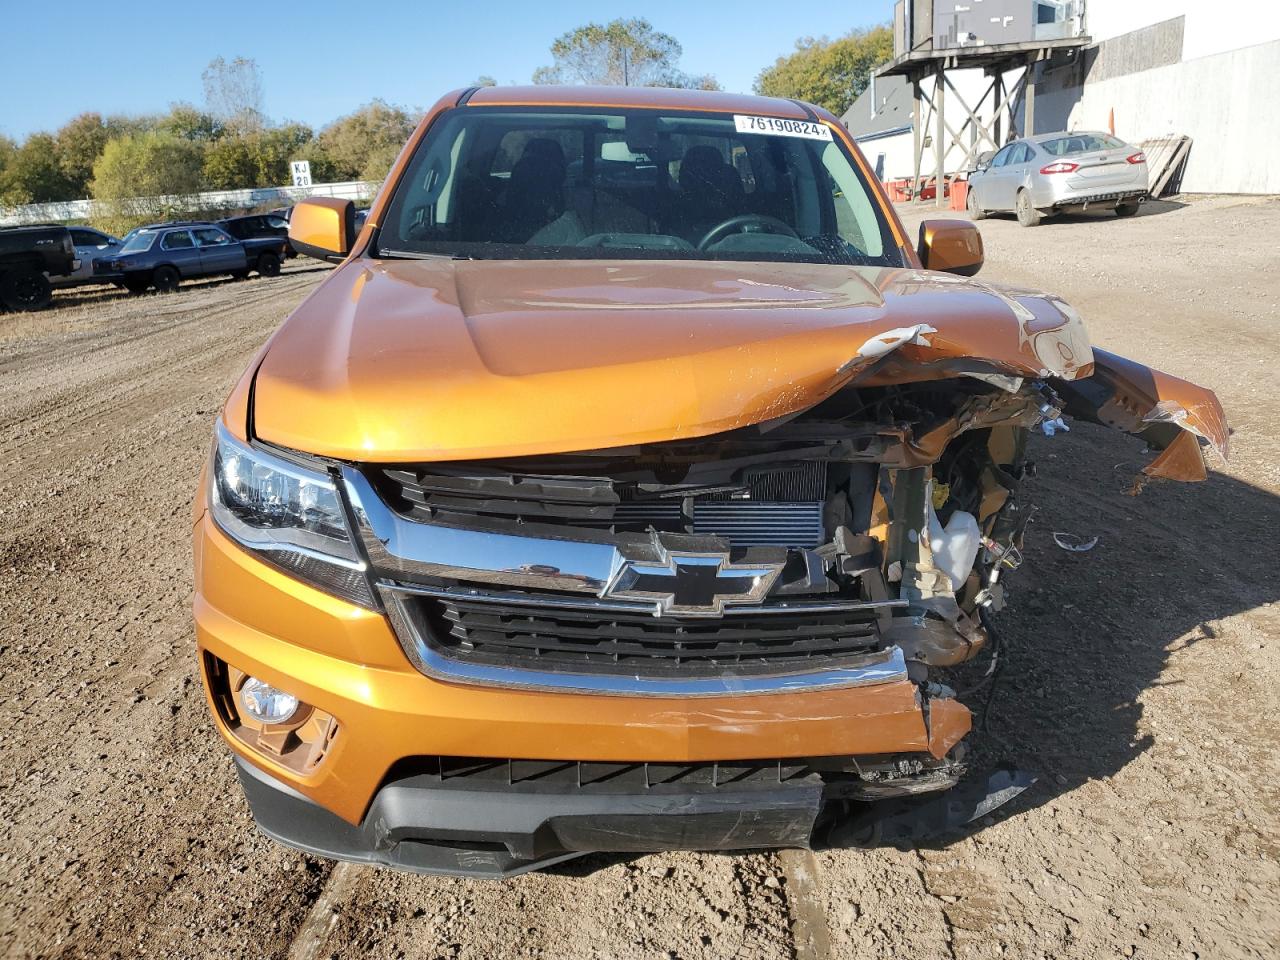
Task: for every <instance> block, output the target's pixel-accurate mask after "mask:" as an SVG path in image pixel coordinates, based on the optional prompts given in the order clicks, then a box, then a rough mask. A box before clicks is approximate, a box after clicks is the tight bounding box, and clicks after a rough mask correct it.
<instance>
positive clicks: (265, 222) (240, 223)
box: [217, 213, 297, 258]
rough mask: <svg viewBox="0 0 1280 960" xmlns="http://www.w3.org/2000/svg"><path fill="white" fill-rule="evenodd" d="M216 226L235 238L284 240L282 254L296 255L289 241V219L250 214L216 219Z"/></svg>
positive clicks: (270, 215)
mask: <svg viewBox="0 0 1280 960" xmlns="http://www.w3.org/2000/svg"><path fill="white" fill-rule="evenodd" d="M217 223H218V226H220V227H222V229H223V230H225V231H227V233H229V234H231V235H232V236H233V237H235V238H236V239H237V240H240V241H242V242H243V241H247V240H259V239H268V238H272V237H275V238H279V239H280V240H282V241H284V256H285V257H286V258H288V257H296V256H297V253H296V252H295V251H294V249H293V247H292V246H291V245H290V243H289V221H288V220H285V219H283V218H282V217H277V216H274V215H273V214H269V213H264V214H250V215H248V216H244V217H228V218H226V219H225V220H219V221H217Z"/></svg>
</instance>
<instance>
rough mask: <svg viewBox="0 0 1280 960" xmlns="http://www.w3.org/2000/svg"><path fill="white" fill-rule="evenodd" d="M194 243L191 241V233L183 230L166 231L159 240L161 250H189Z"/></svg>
mask: <svg viewBox="0 0 1280 960" xmlns="http://www.w3.org/2000/svg"><path fill="white" fill-rule="evenodd" d="M194 246H195V244H194V243H192V242H191V234H189V233H187V231H185V230H175V231H174V232H173V233H166V234H165V235H164V239H163V240H161V241H160V249H161V250H190V249H191V248H192V247H194Z"/></svg>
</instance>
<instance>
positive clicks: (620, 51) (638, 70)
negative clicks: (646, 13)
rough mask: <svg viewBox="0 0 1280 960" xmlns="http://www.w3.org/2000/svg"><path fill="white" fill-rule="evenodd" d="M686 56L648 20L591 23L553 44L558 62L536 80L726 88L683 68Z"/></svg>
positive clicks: (542, 69) (540, 71) (540, 72)
mask: <svg viewBox="0 0 1280 960" xmlns="http://www.w3.org/2000/svg"><path fill="white" fill-rule="evenodd" d="M683 52H684V50H683V48H682V47H681V46H680V43H679V41H678V40H676V38H675V37H673V36H671V35H670V34H667V33H662V32H661V31H658V30H655V29H654V28H653V25H652V24H651V23H649V21H648V20H644V19H641V18H631V19H627V20H623V19H619V20H613V21H611V22H610V23H606V24H603V25H601V24H598V23H588V24H586V25H585V26H581V27H578V28H577V29H576V30H570V31H569V32H568V33H565V34H562V35H561V36H560V37H557V38H556V40H555V42H554V43H552V44H551V56H552V58H553V60H554V61H555V62H554V63H552V65H551V66H549V67H539V68H538V69H537V70H535V71H534V74H533V82H534V83H585V84H598V85H604V86H630V87H685V88H696V89H702V90H718V89H720V86H719V84H717V83H716V80H715V78H714V77H712V76H710V75H702V76H691V75H689V74H687V73H684V72H683V71H682V70H680V68H679V62H680V56H681V54H682V53H683Z"/></svg>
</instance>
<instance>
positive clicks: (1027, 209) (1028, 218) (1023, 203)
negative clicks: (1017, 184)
mask: <svg viewBox="0 0 1280 960" xmlns="http://www.w3.org/2000/svg"><path fill="white" fill-rule="evenodd" d="M1017 213H1018V223H1020V224H1022V226H1024V227H1034V226H1036V224H1038V223H1039V222H1040V211H1039V210H1037V209H1036V208H1035V207H1034V206H1033V205H1032V203H1031V194H1029V193H1027V191H1025V190H1019V191H1018V203H1017Z"/></svg>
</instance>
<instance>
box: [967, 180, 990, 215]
mask: <svg viewBox="0 0 1280 960" xmlns="http://www.w3.org/2000/svg"><path fill="white" fill-rule="evenodd" d="M964 208H965V210H967V211H968V213H969V219H970V220H985V219H986V218H987V211H985V210H983V209H982V207H981V206H980V205H979V203H978V195H977V194H976V193H974V192H973V187H969V194H968V196H967V197H966V198H965V201H964Z"/></svg>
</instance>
